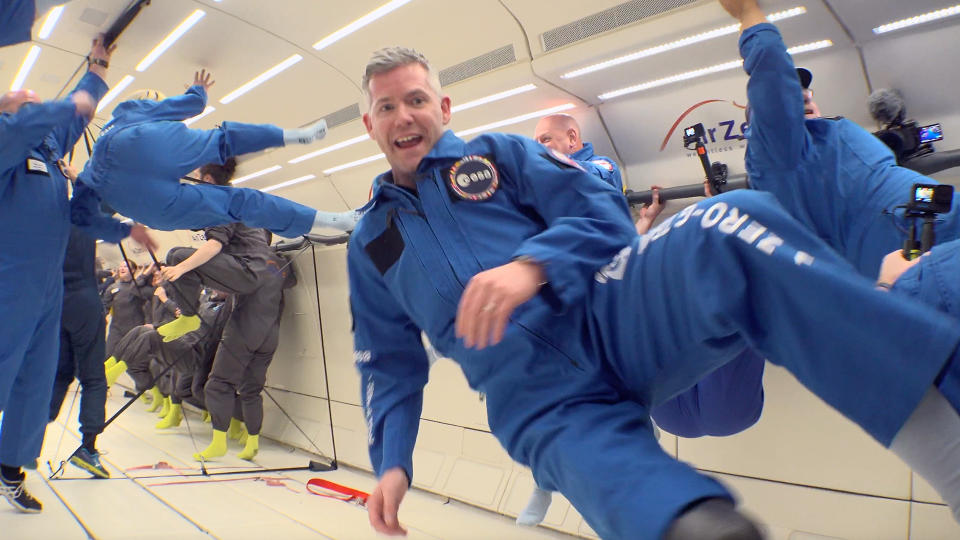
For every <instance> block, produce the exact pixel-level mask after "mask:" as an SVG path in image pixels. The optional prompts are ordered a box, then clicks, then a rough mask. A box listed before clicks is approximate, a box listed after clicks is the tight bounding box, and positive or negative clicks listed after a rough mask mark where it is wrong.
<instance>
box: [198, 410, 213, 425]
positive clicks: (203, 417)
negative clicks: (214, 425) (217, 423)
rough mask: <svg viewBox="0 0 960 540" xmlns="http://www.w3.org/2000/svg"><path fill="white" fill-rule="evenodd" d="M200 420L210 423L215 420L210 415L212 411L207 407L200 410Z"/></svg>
mask: <svg viewBox="0 0 960 540" xmlns="http://www.w3.org/2000/svg"><path fill="white" fill-rule="evenodd" d="M200 421H201V422H203V423H204V424H209V423H210V422H212V421H213V420H212V419H211V417H210V411H208V410H206V409H204V410H202V411H200Z"/></svg>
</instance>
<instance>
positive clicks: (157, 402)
mask: <svg viewBox="0 0 960 540" xmlns="http://www.w3.org/2000/svg"><path fill="white" fill-rule="evenodd" d="M144 394H150V397H152V398H153V400H152V401H151V402H150V406H149V407H147V412H154V411H156V410H157V409H159V408H160V407H161V406H162V405H163V394H161V393H160V389H159V388H157V387H156V386H154V387H153V388H151V389H150V390H147V391H146V392H144Z"/></svg>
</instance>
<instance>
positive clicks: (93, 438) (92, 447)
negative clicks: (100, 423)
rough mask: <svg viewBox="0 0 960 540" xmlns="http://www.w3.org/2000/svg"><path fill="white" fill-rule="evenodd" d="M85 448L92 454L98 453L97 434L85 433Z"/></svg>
mask: <svg viewBox="0 0 960 540" xmlns="http://www.w3.org/2000/svg"><path fill="white" fill-rule="evenodd" d="M83 447H84V448H86V449H87V451H88V452H90V453H91V454H96V453H97V434H96V433H84V434H83Z"/></svg>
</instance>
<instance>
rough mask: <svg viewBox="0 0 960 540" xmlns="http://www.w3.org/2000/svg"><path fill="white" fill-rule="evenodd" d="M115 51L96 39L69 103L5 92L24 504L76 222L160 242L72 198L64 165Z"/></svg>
mask: <svg viewBox="0 0 960 540" xmlns="http://www.w3.org/2000/svg"><path fill="white" fill-rule="evenodd" d="M111 52H112V50H110V51H108V50H107V49H105V48H104V46H103V43H102V39H101V38H97V39H96V40H95V41H94V45H93V49H92V50H91V52H90V62H91V63H90V68H89V71H88V72H87V74H86V75H85V76H84V77H83V78H82V79H81V80H80V83H79V84H78V85H77V88H76V89H75V90H74V92H73V93H71V95H70V96H69V97H68V98H67V99H65V100H63V101H51V102H45V103H40V102H39V99H38V98H37V97H36V94H35V93H33V92H31V91H27V90H24V91H17V92H10V93H7V94H4V95H3V96H2V97H0V171H2V172H0V305H3V306H4V315H3V317H4V319H3V322H2V324H0V410H2V411H3V413H4V415H3V424H2V426H0V495H3V496H5V497H6V498H7V499H8V500H9V501H10V502H11V503H12V504H13V505H14V506H15V507H17V508H18V509H19V510H21V511H24V512H39V511H40V509H41V504H40V503H39V502H38V501H37V500H36V499H34V498H33V497H32V496H30V493H29V492H27V491H26V490H25V489H24V488H23V474H22V472H21V470H20V467H21V466H22V465H25V464H27V463H31V462H32V461H33V460H34V459H35V458H36V457H37V456H38V455H39V454H40V446H41V444H42V442H43V434H44V429H45V427H46V424H47V419H48V414H49V409H50V394H51V391H52V389H53V376H54V372H55V371H56V368H57V356H58V349H59V345H58V344H59V335H60V314H61V308H62V300H63V260H64V253H65V250H66V246H67V239H68V238H69V236H70V224H71V222H73V224H75V225H77V226H80V227H81V228H84V229H86V230H87V231H89V232H90V233H91V234H92V235H93V236H96V237H102V238H104V239H106V240H110V241H114V242H116V241H119V239H120V238H123V237H124V236H127V234H130V235H131V236H133V237H134V238H135V239H136V240H138V241H140V242H142V243H144V242H145V243H147V244H150V242H151V241H150V239H149V237H148V236H147V235H146V230H145V229H144V228H143V227H139V228H136V229H131V228H130V227H129V226H127V225H118V224H114V223H113V222H112V221H109V220H108V222H107V223H106V224H104V222H103V219H102V218H103V216H102V215H101V214H100V209H99V207H92V206H85V203H88V202H89V199H84V198H80V199H77V198H76V195H77V193H76V192H75V193H74V195H75V197H74V199H72V200H70V201H68V199H67V180H66V178H64V176H63V173H62V172H61V171H60V169H59V167H58V166H57V162H58V160H59V159H60V158H61V157H62V156H63V155H64V154H65V153H66V152H68V151H69V150H70V149H71V148H73V145H74V143H76V141H77V139H78V138H79V137H80V135H81V134H82V133H83V129H84V128H85V127H86V125H87V122H88V119H89V117H90V115H92V114H93V112H94V109H95V108H96V103H97V101H98V100H99V99H100V97H101V96H103V94H104V93H105V92H106V90H107V85H106V83H105V82H104V77H105V75H106V67H107V65H108V61H109V59H110V54H111ZM24 277H27V278H28V279H24Z"/></svg>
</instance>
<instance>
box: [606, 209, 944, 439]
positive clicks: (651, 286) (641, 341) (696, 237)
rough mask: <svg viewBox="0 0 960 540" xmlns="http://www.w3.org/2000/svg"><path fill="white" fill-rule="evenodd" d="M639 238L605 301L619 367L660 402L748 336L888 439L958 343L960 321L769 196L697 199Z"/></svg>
mask: <svg viewBox="0 0 960 540" xmlns="http://www.w3.org/2000/svg"><path fill="white" fill-rule="evenodd" d="M632 248H633V250H632V253H630V254H629V256H627V257H626V261H625V264H623V265H621V267H617V268H609V269H607V270H605V272H606V273H608V274H610V277H609V279H608V281H607V283H605V284H601V285H598V286H597V287H595V293H596V295H597V301H596V302H594V304H595V307H596V310H597V315H598V317H599V318H601V320H610V321H617V324H616V325H607V326H608V327H609V328H603V327H601V328H600V329H599V330H598V331H599V332H604V333H605V338H606V339H605V340H604V344H605V346H607V347H609V348H610V349H611V353H610V354H611V358H612V364H613V367H614V369H615V370H616V371H617V372H618V375H619V377H620V379H621V380H622V381H624V383H625V385H626V387H628V388H630V389H631V391H634V392H636V393H637V394H638V395H639V396H640V397H641V399H643V400H649V402H650V403H653V404H654V405H659V404H661V403H663V402H664V401H666V400H667V399H669V398H671V397H673V396H674V395H676V394H678V393H679V392H681V391H683V390H684V389H686V388H688V387H690V386H692V385H693V384H694V383H695V382H696V381H698V380H700V379H701V378H702V377H703V376H704V375H706V374H707V373H709V372H711V371H713V370H714V369H715V368H716V367H718V359H719V362H720V363H721V364H722V363H725V362H726V361H728V359H729V357H725V358H724V357H720V356H717V355H716V354H714V353H715V351H716V349H717V347H718V344H722V343H725V342H729V341H730V340H736V339H742V340H745V341H746V342H747V343H749V344H750V345H751V346H752V347H753V348H754V349H755V350H756V351H757V352H758V353H759V354H761V355H763V356H765V357H766V358H767V359H769V360H770V361H772V362H774V363H777V364H780V365H783V366H784V367H786V368H787V369H788V370H790V371H791V373H793V375H794V376H796V377H797V378H798V379H799V380H800V382H801V383H803V384H804V385H805V386H806V387H807V388H808V389H810V390H811V391H813V392H814V393H815V394H817V395H818V396H819V397H820V398H821V399H823V400H824V401H826V402H827V403H828V404H830V405H831V406H832V407H834V408H835V409H837V410H838V411H839V412H841V413H842V414H844V415H845V416H847V417H848V418H850V419H851V420H853V421H854V422H856V423H857V424H859V425H860V426H861V427H862V428H863V429H864V430H866V431H867V432H868V433H869V434H870V435H872V436H873V437H874V438H876V439H877V440H878V441H879V442H881V443H882V444H884V445H885V446H888V445H889V444H890V441H891V440H892V439H893V437H894V435H896V433H897V431H898V430H899V429H900V427H901V426H902V425H903V423H904V422H905V421H906V419H907V418H908V417H909V416H910V414H911V413H912V412H913V410H914V409H915V408H916V406H917V404H918V403H919V402H920V399H921V398H922V396H923V395H924V394H925V393H926V392H927V390H928V389H929V388H930V386H931V385H932V384H933V382H934V380H935V379H936V378H937V376H938V374H939V373H940V372H941V371H942V370H943V369H944V367H945V366H946V365H947V364H948V361H949V360H951V358H953V356H954V355H955V354H956V353H957V351H956V349H957V343H958V342H960V324H958V323H957V322H956V321H955V320H953V319H951V318H949V317H946V316H944V315H942V314H940V313H937V312H935V311H933V310H931V309H930V308H928V307H926V306H923V305H920V304H918V303H914V302H906V301H904V300H902V299H900V298H897V297H895V296H894V295H890V294H886V293H883V292H880V291H877V290H875V289H874V288H873V284H872V283H871V282H870V281H869V280H867V279H865V278H863V277H861V276H859V275H857V274H856V273H855V272H854V271H853V269H852V267H851V266H850V265H849V264H848V263H846V262H845V261H843V260H842V259H841V258H840V257H839V256H838V255H837V254H836V253H835V252H834V251H832V250H831V249H830V248H828V247H827V246H826V244H824V243H823V242H822V241H821V240H820V239H819V238H817V237H815V236H814V235H813V234H812V233H810V232H809V231H808V230H807V229H806V228H805V227H803V226H802V225H801V224H800V223H798V222H797V221H795V220H793V219H792V218H791V217H790V216H789V215H787V214H786V212H785V211H784V210H783V209H782V208H781V207H780V206H779V205H778V204H777V203H776V201H775V199H774V198H773V197H772V196H770V195H767V194H759V193H755V192H732V193H728V194H724V195H721V196H720V197H715V198H713V199H709V200H707V201H704V202H703V203H700V204H697V205H695V206H691V207H689V208H687V209H684V210H683V211H681V212H680V213H678V214H677V215H676V216H674V217H673V218H671V219H670V220H669V221H668V222H665V223H664V224H663V225H662V226H659V227H657V228H656V229H655V230H653V231H651V232H650V233H648V234H647V235H645V236H643V237H640V238H638V239H637V241H636V242H635V243H634V245H633V246H632ZM638 253H639V255H638ZM638 302H642V303H643V305H644V310H643V312H642V313H641V312H639V310H637V309H636V308H635V306H636V305H637V304H638ZM647 313H656V314H657V315H658V316H657V317H655V318H654V317H647V316H646V315H645V314H647ZM638 357H639V358H641V359H646V361H638V360H637V359H638ZM948 398H949V396H948ZM958 404H960V403H956V402H955V403H954V406H955V407H957V406H958Z"/></svg>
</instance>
